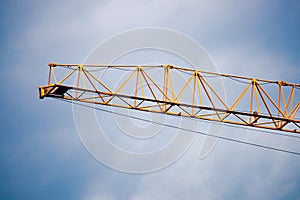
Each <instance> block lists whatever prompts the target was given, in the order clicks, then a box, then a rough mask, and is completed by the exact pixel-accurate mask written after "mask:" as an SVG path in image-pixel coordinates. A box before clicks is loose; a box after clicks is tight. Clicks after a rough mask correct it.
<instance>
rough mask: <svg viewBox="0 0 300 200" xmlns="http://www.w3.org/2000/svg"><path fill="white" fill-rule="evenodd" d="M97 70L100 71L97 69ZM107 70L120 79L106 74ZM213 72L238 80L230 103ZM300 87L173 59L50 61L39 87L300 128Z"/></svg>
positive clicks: (49, 92) (82, 97)
mask: <svg viewBox="0 0 300 200" xmlns="http://www.w3.org/2000/svg"><path fill="white" fill-rule="evenodd" d="M101 70H102V71H101ZM58 71H59V72H58ZM99 71H101V73H102V75H101V76H99V75H97V72H99ZM104 71H105V73H103V72H104ZM109 74H112V76H113V77H114V79H116V80H117V81H116V80H113V79H112V78H110V77H105V76H106V75H107V76H110V75H109ZM59 76H61V77H60V78H59ZM212 78H224V79H230V80H233V81H236V82H237V83H239V84H240V85H238V89H235V90H234V91H228V90H227V95H230V97H231V98H232V96H233V95H235V94H237V95H236V97H234V98H233V99H234V100H233V101H232V102H231V103H227V102H226V101H225V100H224V98H223V97H222V96H221V95H220V93H219V91H218V90H217V89H216V88H215V86H214V85H213V84H212V82H211V79H212ZM112 82H113V83H112ZM112 84H114V85H113V86H111V85H112ZM126 87H127V89H126ZM128 87H129V90H128ZM299 89H300V84H293V83H288V82H284V81H272V80H263V79H256V78H248V77H243V76H235V75H228V74H220V73H214V72H206V71H200V70H194V69H189V68H182V67H177V66H173V65H155V66H149V65H148V66H133V65H131V66H128V65H97V64H56V63H49V77H48V84H47V85H46V86H40V87H39V95H40V98H41V99H43V98H44V97H52V98H61V99H65V100H67V101H79V102H83V103H92V104H98V105H106V106H115V107H121V108H127V109H134V110H140V111H147V112H154V113H165V114H168V115H175V116H184V117H190V118H197V119H202V120H209V121H216V122H222V123H229V124H234V125H243V126H250V127H257V128H263V129H272V130H278V131H285V132H294V133H300V119H299V118H297V114H298V111H299V108H300V102H299V99H297V98H298V97H299V96H297V95H298V94H297V92H299Z"/></svg>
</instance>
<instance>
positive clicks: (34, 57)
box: [0, 0, 300, 200]
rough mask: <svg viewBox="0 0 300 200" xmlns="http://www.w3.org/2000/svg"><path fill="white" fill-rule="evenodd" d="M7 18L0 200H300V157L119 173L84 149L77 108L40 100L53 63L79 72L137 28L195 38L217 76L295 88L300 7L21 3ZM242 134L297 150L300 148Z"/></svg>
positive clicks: (267, 155)
mask: <svg viewBox="0 0 300 200" xmlns="http://www.w3.org/2000/svg"><path fill="white" fill-rule="evenodd" d="M0 11H1V12H0V26H1V32H0V34H1V35H0V40H1V47H0V51H1V59H0V63H1V67H0V82H1V84H0V88H1V99H0V102H1V105H2V106H1V107H2V112H1V115H0V120H1V132H0V136H1V139H0V144H1V152H0V162H1V164H0V174H1V179H0V198H1V199H101V200H102V199H103V200H114V199H132V200H137V199H146V200H147V199H184V198H185V199H199V198H200V197H202V198H204V199H241V198H243V199H300V193H299V186H300V175H299V173H298V171H299V169H300V158H299V157H296V156H292V155H288V154H282V153H278V152H272V151H266V150H261V149H256V148H253V147H248V146H243V145H239V144H234V143H229V142H226V141H219V143H218V144H217V146H216V148H215V149H214V150H213V152H212V153H211V155H210V156H208V157H207V158H206V159H204V160H198V159H197V152H198V149H197V146H196V145H193V146H192V148H191V149H190V150H189V151H188V152H187V153H186V155H184V156H183V157H182V158H181V159H180V160H178V161H177V162H176V163H175V164H174V165H172V166H170V167H168V168H166V169H163V170H161V171H159V172H156V173H150V174H144V175H132V174H126V173H121V172H117V171H114V170H112V169H110V168H107V167H105V166H104V165H102V164H100V163H99V162H97V161H96V160H95V159H94V158H93V157H92V156H91V155H90V154H89V153H88V152H87V151H86V150H85V148H84V147H83V145H82V144H81V142H80V140H79V138H78V135H77V133H76V128H75V125H74V122H73V116H72V108H71V107H70V105H69V104H63V103H61V102H58V101H54V100H45V101H44V100H43V101H42V100H39V99H38V92H37V91H38V90H37V87H38V86H40V85H44V84H46V80H47V73H48V67H47V63H48V62H50V61H55V62H58V63H59V62H62V63H80V62H82V60H83V59H84V58H85V56H86V55H87V54H88V53H89V52H90V50H91V49H92V48H94V47H95V46H96V45H97V44H98V43H100V42H102V41H104V40H105V39H106V38H107V37H110V36H111V35H115V34H117V33H119V32H121V31H126V30H128V29H133V28H139V27H162V28H169V29H174V30H177V31H180V32H183V33H184V34H187V35H189V36H190V37H192V38H194V39H195V40H196V41H197V42H198V43H200V44H201V45H203V46H204V47H205V48H206V50H207V51H208V52H209V54H210V56H211V57H212V59H213V60H214V62H215V63H216V65H217V68H218V70H219V71H220V72H224V73H231V74H240V75H247V76H252V77H261V78H268V79H275V80H277V79H280V80H281V79H283V80H287V81H290V82H298V83H299V77H300V70H299V63H300V57H299V53H300V45H299V44H300V38H299V35H300V14H299V13H300V3H299V2H298V1H258V0H257V1H249V2H241V1H234V0H228V1H222V2H217V1H197V0H187V1H178V0H176V1H171V0H166V1H121V0H113V1H90V2H89V3H87V2H85V1H77V0H76V1H71V0H70V1H44V2H42V1H33V0H32V1H21V0H20V1H2V5H1V8H0ZM239 131H240V132H242V134H243V135H242V136H240V137H241V138H242V139H250V140H251V139H252V140H255V141H259V142H262V143H264V142H266V143H267V144H268V143H269V144H272V145H278V147H282V148H291V149H293V150H298V151H300V149H299V141H295V140H291V139H282V138H272V137H271V136H267V135H256V136H255V137H253V138H252V136H249V135H250V134H249V135H248V134H246V135H245V133H244V132H245V131H241V130H239ZM230 132H232V130H231V129H230V128H225V130H224V135H226V134H227V136H228V135H230ZM246 133H247V132H246ZM256 134H257V133H256ZM257 136H258V137H257Z"/></svg>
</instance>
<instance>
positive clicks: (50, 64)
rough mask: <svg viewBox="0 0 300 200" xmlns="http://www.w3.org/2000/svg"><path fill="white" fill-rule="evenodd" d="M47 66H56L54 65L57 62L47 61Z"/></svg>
mask: <svg viewBox="0 0 300 200" xmlns="http://www.w3.org/2000/svg"><path fill="white" fill-rule="evenodd" d="M48 66H49V67H56V66H57V63H55V62H49V63H48Z"/></svg>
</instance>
